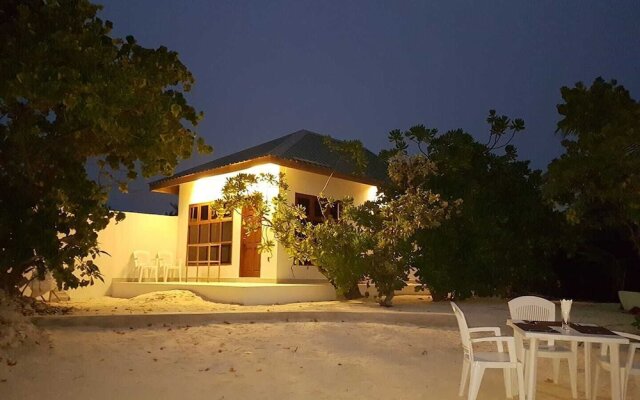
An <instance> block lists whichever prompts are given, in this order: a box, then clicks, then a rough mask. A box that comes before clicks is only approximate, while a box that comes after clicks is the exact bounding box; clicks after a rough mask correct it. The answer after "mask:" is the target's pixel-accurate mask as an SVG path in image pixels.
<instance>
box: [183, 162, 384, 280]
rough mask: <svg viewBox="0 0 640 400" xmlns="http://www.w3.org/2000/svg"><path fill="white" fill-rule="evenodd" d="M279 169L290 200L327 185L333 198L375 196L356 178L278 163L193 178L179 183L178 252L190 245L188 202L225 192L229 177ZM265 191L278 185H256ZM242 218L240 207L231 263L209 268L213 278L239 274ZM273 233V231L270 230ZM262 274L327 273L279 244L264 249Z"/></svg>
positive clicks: (302, 276)
mask: <svg viewBox="0 0 640 400" xmlns="http://www.w3.org/2000/svg"><path fill="white" fill-rule="evenodd" d="M280 171H282V172H284V173H285V179H286V180H287V183H288V184H289V189H290V193H289V201H290V202H294V200H295V193H296V192H298V193H305V194H311V195H317V194H319V193H320V192H321V191H322V189H323V188H324V187H325V184H326V188H325V190H324V193H325V194H326V195H327V196H331V197H334V198H337V199H339V198H342V197H344V196H352V197H353V198H354V200H355V202H356V204H359V203H363V202H364V201H366V200H373V199H374V198H375V196H376V193H377V192H376V187H375V186H371V185H367V184H363V183H358V182H353V181H349V180H345V179H339V178H335V177H332V178H331V179H330V180H329V181H328V183H327V179H328V176H326V175H320V174H316V173H311V172H306V171H301V170H297V169H292V168H287V167H281V166H279V165H276V164H262V165H258V166H254V167H251V168H248V169H245V170H241V171H237V172H233V173H228V174H222V175H216V176H211V177H206V178H201V179H198V180H196V181H194V182H189V183H184V184H181V185H180V198H179V203H178V215H179V217H178V233H177V236H178V245H177V249H178V250H177V253H178V255H179V257H180V258H181V259H183V260H185V259H186V247H187V230H188V223H189V221H188V217H189V205H190V204H196V203H205V202H210V201H213V200H216V199H217V198H219V197H220V196H221V195H222V187H223V185H224V184H225V182H226V179H227V178H229V177H231V176H234V175H237V174H239V173H250V174H257V173H271V174H274V175H276V176H277V175H278V174H279V173H280ZM257 190H259V191H260V192H262V193H263V195H264V196H265V198H266V199H267V200H270V199H271V198H272V197H273V196H274V195H276V194H277V187H275V186H269V185H265V186H261V187H259V188H257ZM241 224H242V222H241V218H240V210H238V211H237V212H236V213H235V214H234V217H233V246H232V255H231V265H222V266H221V267H220V268H219V271H218V267H211V268H210V278H213V280H216V279H217V278H218V277H220V279H222V280H228V279H235V278H238V277H239V276H240V240H241ZM267 234H268V235H271V232H267ZM260 263H261V265H260V274H261V276H260V278H261V279H264V280H267V281H290V280H324V279H325V278H324V276H323V275H322V274H320V273H319V272H318V270H317V269H316V268H315V267H312V266H311V267H306V266H304V267H302V266H293V265H292V263H291V259H290V258H289V257H288V255H287V253H286V250H285V249H284V248H283V247H282V246H280V245H277V246H276V248H275V249H274V250H273V253H272V255H269V254H267V253H263V254H262V256H261V260H260ZM189 271H190V275H189V276H190V278H191V277H195V268H190V270H189ZM205 275H206V268H200V274H199V276H200V277H202V278H204V277H205Z"/></svg>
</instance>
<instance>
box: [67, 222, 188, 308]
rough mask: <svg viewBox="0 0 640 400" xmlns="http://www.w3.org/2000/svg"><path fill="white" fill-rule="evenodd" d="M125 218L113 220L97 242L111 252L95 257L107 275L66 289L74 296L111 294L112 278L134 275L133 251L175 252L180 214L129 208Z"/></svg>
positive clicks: (104, 274) (79, 297) (84, 296)
mask: <svg viewBox="0 0 640 400" xmlns="http://www.w3.org/2000/svg"><path fill="white" fill-rule="evenodd" d="M125 214H126V218H125V219H124V220H123V221H121V222H118V223H115V221H112V222H111V223H110V224H109V226H107V228H106V229H105V230H103V231H101V232H99V233H98V243H99V246H100V248H101V249H102V250H103V251H106V252H107V253H109V255H106V254H105V255H102V256H100V257H98V258H97V259H96V260H95V263H96V264H97V265H98V266H99V267H100V271H101V272H102V275H103V277H104V283H102V282H100V281H99V280H98V281H97V282H96V283H95V284H94V285H93V286H87V287H84V288H79V289H73V290H69V291H67V293H68V294H69V296H70V297H71V299H84V298H91V297H100V296H109V295H111V281H112V279H114V278H133V277H134V275H135V271H134V268H133V258H132V253H133V251H134V250H146V251H148V252H149V253H150V254H151V257H155V255H156V254H157V252H158V251H170V252H172V253H173V254H176V250H177V248H176V247H177V243H178V217H175V216H166V215H156V214H141V213H134V212H126V213H125Z"/></svg>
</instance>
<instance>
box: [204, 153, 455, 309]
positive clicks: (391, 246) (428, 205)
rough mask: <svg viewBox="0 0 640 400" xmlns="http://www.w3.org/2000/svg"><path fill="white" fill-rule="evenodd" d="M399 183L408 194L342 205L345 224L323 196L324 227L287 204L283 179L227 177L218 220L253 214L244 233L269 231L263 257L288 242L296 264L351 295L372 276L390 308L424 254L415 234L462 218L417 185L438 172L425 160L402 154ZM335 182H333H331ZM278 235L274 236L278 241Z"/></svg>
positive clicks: (396, 172) (394, 169) (396, 173)
mask: <svg viewBox="0 0 640 400" xmlns="http://www.w3.org/2000/svg"><path fill="white" fill-rule="evenodd" d="M389 165H390V166H389V175H390V179H391V181H392V182H394V183H395V185H396V186H398V187H403V188H404V190H403V191H401V192H398V193H396V194H394V195H389V196H383V197H380V198H379V199H377V200H376V201H367V202H365V203H364V204H361V205H354V204H353V199H351V198H344V199H342V200H341V204H342V213H341V216H340V218H339V219H338V220H335V219H333V218H331V217H329V212H328V209H329V207H331V206H332V204H334V199H326V198H325V196H324V195H323V194H322V193H319V194H318V199H319V200H322V201H321V202H320V204H321V205H322V209H323V210H322V211H323V215H325V218H324V221H323V222H322V223H319V224H315V225H314V224H311V223H310V222H308V221H306V220H305V219H306V213H305V210H304V208H303V207H302V206H300V205H295V204H291V203H289V202H288V201H287V191H288V185H287V184H286V179H285V176H284V174H281V175H280V176H279V177H275V176H274V175H271V174H257V175H254V174H238V175H236V176H233V177H230V178H228V179H227V181H226V183H225V185H224V187H223V189H222V197H221V198H220V199H219V200H217V201H215V202H213V203H212V207H213V209H214V210H218V211H217V212H218V213H219V214H224V213H230V212H237V211H238V210H242V209H246V208H249V209H250V210H251V213H250V214H252V215H254V216H259V217H257V218H251V219H243V224H244V226H245V232H246V233H247V234H251V233H252V232H255V231H256V230H262V233H263V236H262V237H263V240H262V243H261V245H260V247H259V250H260V251H267V252H270V251H271V250H272V248H273V247H274V246H275V243H276V242H279V243H280V244H282V245H283V246H284V247H285V249H286V250H287V253H288V255H289V256H290V257H291V258H292V262H293V263H294V265H305V264H307V265H308V264H309V263H311V264H313V265H314V266H316V267H317V268H318V270H319V271H320V272H321V273H322V274H324V275H325V276H326V277H327V279H328V280H329V281H330V282H331V283H332V284H333V285H334V287H335V288H336V290H337V292H338V293H339V294H341V295H343V296H345V297H347V298H348V297H349V296H353V290H354V288H356V290H357V283H358V281H360V280H361V279H362V278H365V277H367V278H369V279H370V280H371V281H372V282H373V283H374V284H375V285H376V288H377V290H378V292H379V294H380V304H381V305H383V306H391V303H392V300H393V296H394V291H395V290H398V289H401V288H402V287H403V286H404V285H405V281H406V278H407V275H408V272H409V269H410V267H411V265H412V259H413V257H414V255H415V254H416V252H417V250H418V248H417V245H416V243H415V242H414V241H413V239H412V238H413V235H414V233H415V232H416V230H418V229H429V228H432V227H435V226H438V225H439V224H440V223H441V222H442V221H443V220H445V219H447V218H449V217H450V215H451V214H452V213H453V212H455V210H456V207H457V206H458V202H455V201H454V202H447V201H443V200H441V199H440V196H438V195H437V194H435V193H433V192H431V191H429V190H424V189H422V188H420V187H417V186H415V185H414V182H415V181H420V179H421V177H422V176H423V175H425V174H430V173H431V172H432V171H433V168H432V167H431V164H430V163H429V162H428V161H427V160H426V159H425V158H424V157H423V156H415V157H409V156H402V155H398V156H396V157H394V158H392V159H391V160H390V163H389ZM329 179H331V178H329ZM264 184H268V185H272V186H276V187H277V188H278V193H277V195H275V196H274V197H273V198H271V199H265V198H264V196H263V194H262V193H261V192H260V191H259V190H256V188H257V187H259V186H263V185H264ZM271 235H273V236H271Z"/></svg>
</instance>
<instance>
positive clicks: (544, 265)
mask: <svg viewBox="0 0 640 400" xmlns="http://www.w3.org/2000/svg"><path fill="white" fill-rule="evenodd" d="M487 122H488V123H489V124H490V126H491V129H490V138H489V140H488V141H487V143H486V144H481V143H478V142H477V141H476V140H474V138H473V137H472V136H471V135H469V134H468V133H466V132H464V131H462V130H452V131H448V132H446V133H444V134H438V130H437V129H429V128H426V127H424V126H421V125H419V126H415V127H413V128H411V129H409V130H408V131H405V132H401V131H399V130H396V131H392V132H391V133H390V136H389V137H390V141H391V142H392V143H394V145H395V146H394V147H395V149H394V150H393V151H394V152H405V153H406V152H408V151H411V150H412V149H411V147H410V144H413V145H414V146H415V147H416V148H417V151H418V152H420V153H422V154H423V155H424V156H425V157H426V158H427V159H428V160H429V161H430V162H431V163H433V165H434V168H435V170H436V173H434V174H428V175H426V176H424V177H423V178H421V179H420V180H419V181H418V182H416V183H415V184H416V185H417V186H419V187H422V188H424V189H428V190H431V191H433V192H436V193H440V195H441V196H442V197H443V199H446V200H453V199H461V200H462V206H461V208H460V211H459V212H458V213H457V214H456V215H454V216H453V217H452V218H450V219H447V220H445V221H443V222H442V224H441V225H440V226H439V227H436V228H435V229H427V230H419V231H418V232H417V233H416V236H415V240H416V242H417V243H418V244H419V246H420V248H421V249H422V252H421V254H420V255H419V256H418V257H416V259H415V267H416V270H417V271H416V275H417V277H418V278H419V280H420V281H421V282H423V284H424V285H425V286H426V287H427V288H428V289H429V290H430V291H431V294H432V295H433V297H434V299H442V298H445V297H446V296H448V295H449V294H452V295H454V296H456V297H460V298H464V297H468V296H470V295H472V294H476V295H483V296H487V295H489V296H491V295H502V296H508V295H513V294H515V293H527V292H529V291H531V290H535V289H536V288H540V287H542V286H543V285H546V286H553V279H552V274H551V273H550V269H549V262H548V258H549V252H550V251H551V250H552V249H553V246H552V243H551V242H550V239H551V238H550V235H549V234H548V232H547V226H548V225H546V224H547V223H549V222H550V221H554V218H555V216H554V213H553V212H552V210H551V209H550V208H549V207H547V206H546V205H545V204H544V202H543V201H542V197H541V187H540V186H541V172H540V171H533V170H531V169H530V168H529V166H528V162H527V161H519V160H518V159H517V152H516V149H515V147H514V146H512V145H510V144H509V142H510V141H511V139H512V138H513V136H514V135H515V134H516V133H517V132H519V131H521V130H523V129H524V122H523V121H522V120H519V119H515V120H511V119H510V118H508V117H506V116H498V115H497V114H496V113H495V111H493V110H492V111H490V113H489V117H488V118H487ZM498 149H503V152H502V154H498V153H497V152H496V150H498ZM397 190H398V188H395V187H387V188H385V191H387V192H388V191H391V192H395V191H397ZM550 283H551V285H549V284H550Z"/></svg>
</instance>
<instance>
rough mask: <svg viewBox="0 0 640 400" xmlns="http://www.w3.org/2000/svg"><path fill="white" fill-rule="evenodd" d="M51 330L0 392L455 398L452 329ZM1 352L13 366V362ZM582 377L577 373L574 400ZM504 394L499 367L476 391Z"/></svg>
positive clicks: (473, 311) (603, 318) (424, 307)
mask: <svg viewBox="0 0 640 400" xmlns="http://www.w3.org/2000/svg"><path fill="white" fill-rule="evenodd" d="M159 296H160V297H157V296H156V299H155V300H153V303H154V306H153V308H152V310H161V311H163V312H171V311H179V312H196V311H216V312H220V311H235V312H238V311H260V310H263V311H265V312H266V310H267V309H269V310H273V311H293V310H305V309H306V310H324V311H330V310H336V311H342V310H360V311H362V310H370V311H371V312H404V311H423V312H449V305H448V304H439V303H430V302H428V301H426V300H425V299H424V298H423V299H422V300H418V299H419V297H417V296H407V298H404V297H402V298H398V299H397V301H396V303H397V306H396V307H394V308H393V309H391V310H382V309H380V307H378V306H377V305H375V303H373V302H368V301H363V302H362V301H358V302H348V303H344V302H343V303H341V302H325V303H305V304H290V305H281V306H252V307H241V306H230V305H216V304H211V303H208V304H207V303H206V302H203V301H202V300H201V299H200V300H199V299H198V298H195V296H193V297H191V296H190V295H188V294H184V293H183V294H179V293H173V294H171V293H164V294H160V295H159ZM143 300H144V299H137V301H136V300H133V301H132V300H129V301H126V300H125V301H121V300H118V299H99V300H97V301H92V302H85V303H75V304H74V305H73V306H74V310H73V312H74V313H76V314H86V313H103V314H108V313H123V312H125V313H138V312H142V313H144V312H145V311H146V312H149V311H148V310H149V308H148V307H150V303H149V302H150V301H151V300H149V299H148V298H147V299H146V300H147V301H146V304H145V301H143ZM178 303H183V304H181V305H180V306H178V305H177V304H178ZM460 305H461V307H462V309H463V310H464V311H465V313H466V314H467V317H468V319H469V321H470V325H472V326H475V325H493V326H502V327H504V321H505V319H506V315H507V311H506V305H505V304H504V302H503V301H472V302H463V303H461V304H460ZM156 306H157V307H156ZM115 307H118V308H117V309H115ZM172 307H173V308H172ZM207 307H209V308H207ZM88 310H94V311H88ZM95 310H98V311H95ZM572 314H573V316H574V320H576V321H578V320H584V321H585V322H586V321H589V322H597V323H601V324H604V325H607V326H609V327H611V328H614V329H623V327H624V328H626V329H625V330H627V331H630V329H629V328H630V321H631V318H630V316H629V315H627V314H623V313H621V312H619V310H618V309H617V306H616V305H606V304H605V305H603V304H598V305H592V304H580V303H578V304H576V305H575V306H574V311H573V313H572ZM504 331H505V333H507V329H506V328H505V329H504ZM46 333H47V334H48V340H47V341H46V342H45V341H43V342H39V343H38V344H32V345H30V346H29V347H27V348H26V349H23V350H22V351H21V352H20V353H18V354H15V355H13V356H12V357H14V358H12V359H11V360H9V359H6V360H0V398H1V399H3V400H4V399H35V398H41V397H46V398H48V399H160V398H162V399H173V398H183V399H205V398H206V399H249V398H255V399H303V398H304V399H356V398H364V397H366V398H369V399H385V400H388V399H400V398H414V399H434V400H439V399H443V400H447V399H459V397H458V396H457V387H458V383H459V379H460V370H461V360H462V349H461V347H460V339H459V334H458V331H457V329H432V328H428V327H416V326H409V325H388V324H377V323H353V322H348V321H346V322H344V323H328V322H295V323H286V322H279V323H253V324H251V323H238V324H224V323H221V324H209V325H205V326H197V327H187V326H177V325H166V326H152V327H149V328H145V329H104V328H103V329H99V328H89V327H86V328H50V329H48V330H47V332H46ZM8 361H11V363H13V362H15V363H16V364H15V365H13V366H8ZM580 365H581V368H582V366H583V363H582V361H580ZM539 368H540V369H539V374H538V375H539V382H538V398H539V399H541V400H546V399H570V398H571V395H570V390H569V385H568V374H567V370H566V365H563V367H562V370H561V372H562V374H561V382H560V384H559V385H555V384H553V383H550V382H548V381H547V379H548V378H549V377H550V376H549V372H548V371H549V370H550V366H549V365H548V364H547V363H546V361H544V360H542V361H541V362H540V366H539ZM583 376H584V375H583V371H582V370H581V371H579V375H578V383H579V390H580V392H581V393H580V395H581V398H583V397H584V378H583ZM607 378H608V376H607V375H606V374H605V379H604V381H607V380H608V379H607ZM607 390H608V385H606V383H605V384H604V385H603V386H602V388H601V390H600V395H601V397H600V398H608V396H606V393H608V392H607ZM629 395H630V397H629V398H630V399H636V398H640V382H638V381H635V382H634V381H633V380H632V381H631V383H630V392H629ZM501 398H505V394H504V385H503V380H502V374H501V372H499V371H488V372H487V373H486V374H485V377H484V380H483V382H482V387H481V389H480V396H479V399H486V400H489V399H501Z"/></svg>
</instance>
